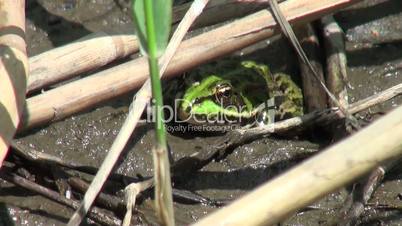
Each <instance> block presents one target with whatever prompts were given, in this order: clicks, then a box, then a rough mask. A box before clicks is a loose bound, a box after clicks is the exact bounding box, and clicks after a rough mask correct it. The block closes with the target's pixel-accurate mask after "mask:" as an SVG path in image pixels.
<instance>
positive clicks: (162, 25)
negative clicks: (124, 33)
mask: <svg viewBox="0 0 402 226" xmlns="http://www.w3.org/2000/svg"><path fill="white" fill-rule="evenodd" d="M144 1H151V0H133V13H134V16H133V19H134V20H133V21H134V27H135V30H136V34H137V36H138V39H139V40H140V48H141V53H142V54H144V55H148V48H147V41H148V40H147V35H146V27H145V20H146V19H145V7H144ZM153 1H154V2H153V15H154V28H155V29H154V30H155V33H156V47H157V55H158V56H161V55H162V54H163V52H164V51H165V49H166V46H167V44H168V41H169V37H170V29H171V23H172V0H153Z"/></svg>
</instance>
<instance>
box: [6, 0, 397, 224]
mask: <svg viewBox="0 0 402 226" xmlns="http://www.w3.org/2000/svg"><path fill="white" fill-rule="evenodd" d="M374 3H376V4H374ZM127 6H128V1H125V0H114V1H113V0H91V1H88V0H28V1H27V10H26V12H27V43H28V52H29V55H30V56H33V55H36V54H39V53H41V52H44V51H47V50H50V49H52V48H54V47H57V46H61V45H63V44H66V43H69V42H71V41H74V40H76V39H78V38H80V37H82V36H84V35H87V34H89V33H92V32H96V31H106V32H109V33H131V32H133V28H132V24H131V19H130V10H129V9H128V8H127ZM336 19H337V21H338V22H339V24H340V25H341V27H342V28H343V29H344V30H345V33H346V41H347V57H348V66H349V79H350V83H351V86H352V89H350V90H349V94H350V100H351V102H354V101H357V100H360V99H362V98H364V97H368V96H370V95H372V94H375V93H377V92H379V91H381V90H384V89H386V88H389V87H391V86H393V85H396V84H398V83H400V82H402V43H401V40H402V3H401V2H400V1H399V0H392V1H365V2H363V3H362V4H360V6H359V7H354V8H350V9H347V10H344V11H342V12H340V13H338V14H337V15H336ZM268 43H269V44H268V46H267V47H265V48H263V49H259V50H257V51H255V52H252V53H247V54H243V55H242V57H243V58H244V59H254V60H257V61H260V62H264V63H266V64H268V65H270V66H271V68H272V70H273V71H274V72H278V71H285V72H287V73H290V74H292V75H297V73H298V65H297V60H296V59H295V55H294V53H293V52H292V49H291V48H290V47H289V46H288V44H287V42H286V41H284V40H282V39H272V40H270V41H268ZM133 94H134V92H133V93H131V94H128V95H127V96H126V97H122V98H119V99H117V100H113V101H110V102H107V103H104V104H102V105H100V106H98V107H97V108H94V109H91V110H89V111H87V112H84V113H80V114H76V115H74V116H72V117H69V118H67V119H65V120H63V121H59V122H55V123H53V124H51V125H48V126H44V127H42V128H38V129H34V130H32V131H29V132H27V133H25V134H22V135H20V136H19V141H20V142H22V143H24V144H26V145H29V146H31V147H33V148H35V149H37V150H39V151H43V152H47V153H49V154H52V155H56V156H59V157H62V158H63V159H66V160H69V161H76V162H79V163H81V164H85V165H88V166H94V167H98V166H99V165H100V164H101V162H102V160H103V158H104V157H105V155H106V153H107V151H108V149H109V147H110V146H111V144H112V142H113V139H114V137H115V136H116V134H117V132H118V131H119V128H120V126H121V124H122V123H123V121H124V119H125V116H126V113H127V111H128V105H129V101H130V99H131V98H130V97H131V96H132V95H133ZM401 103H402V98H401V97H397V98H394V99H393V100H391V101H388V102H386V103H384V104H380V105H379V106H377V107H373V108H371V109H370V112H371V113H376V112H387V111H389V110H390V109H392V108H394V107H395V106H397V105H399V104H401ZM363 115H364V114H363ZM401 117H402V116H401ZM221 136H222V135H217V136H203V135H200V134H197V133H194V134H186V135H183V134H177V133H176V134H170V135H169V138H168V139H169V144H170V146H171V149H172V150H173V153H174V159H180V158H181V157H184V156H189V155H191V154H192V153H194V152H196V151H198V152H200V151H203V150H207V149H208V148H209V147H210V146H211V145H214V144H216V142H218V141H219V139H221ZM312 137H313V138H312ZM329 142H330V140H328V139H324V138H319V139H318V138H317V136H299V137H298V138H283V137H281V138H280V137H268V138H264V139H260V140H257V141H254V142H252V143H249V144H244V145H242V146H240V147H237V148H235V149H234V150H233V152H232V153H231V154H229V155H227V157H226V158H224V159H221V160H220V161H213V162H211V163H209V164H208V165H207V166H206V167H204V168H203V169H202V170H200V171H199V172H197V173H195V174H193V175H192V176H191V177H188V178H184V179H182V180H180V183H177V184H175V187H176V188H178V189H181V190H186V191H191V192H196V193H198V194H201V195H203V196H205V197H208V198H210V199H213V200H232V199H235V198H237V197H239V196H241V195H242V194H244V193H245V192H248V191H250V190H251V189H253V188H255V187H256V186H258V185H260V184H262V183H263V182H265V181H267V180H269V179H271V178H272V177H274V176H276V175H278V174H279V173H281V172H283V171H284V170H286V169H288V168H289V167H291V166H293V165H294V164H296V163H298V162H300V161H301V160H302V159H304V158H306V157H308V156H311V155H313V154H314V153H316V152H317V151H319V150H321V149H323V148H325V147H326V146H327V144H328V143H329ZM153 143H154V132H153V129H152V125H144V126H141V127H140V128H139V130H138V131H137V132H136V133H135V135H134V136H133V137H132V139H131V140H130V143H129V144H128V147H127V150H126V153H125V155H124V157H122V158H121V161H120V163H119V165H118V167H117V168H116V173H117V174H122V175H125V176H128V178H129V180H130V179H138V178H143V177H147V176H150V175H152V159H151V153H150V150H151V147H152V145H153ZM32 168H35V167H31V168H29V167H28V169H29V170H32ZM38 171H40V170H38ZM401 172H402V171H400V170H398V169H397V170H394V171H393V172H391V173H390V174H389V176H388V177H387V178H386V179H385V181H384V182H383V183H382V184H381V186H380V187H379V188H378V190H377V191H376V192H375V194H374V197H373V198H372V200H370V203H376V204H389V205H394V206H401V205H402V200H400V197H401V195H400V193H401V192H402V181H401V178H402V174H401ZM34 174H35V173H34ZM36 176H37V178H40V177H44V174H43V172H38V175H36ZM46 176H47V177H49V178H51V177H52V175H46ZM124 182H128V180H126V181H121V183H124ZM121 188H123V187H121ZM349 190H350V187H347V188H344V189H341V190H339V191H337V192H334V193H332V194H330V195H328V196H326V197H324V198H323V199H322V200H320V201H319V202H317V203H315V204H314V206H317V207H320V208H321V209H318V210H309V211H304V212H300V213H297V214H294V215H293V216H291V217H289V219H288V220H286V221H284V222H283V224H282V225H331V224H333V223H334V222H336V218H337V216H338V215H339V209H340V208H341V207H342V205H343V202H344V201H345V198H346V196H347V194H348V191H349ZM76 197H77V196H76ZM0 204H1V205H0V207H1V208H0V212H1V213H2V218H1V219H0V225H12V224H14V225H64V224H65V223H66V222H67V221H68V219H69V217H70V216H71V214H72V210H71V209H69V208H66V207H64V206H62V205H60V204H57V203H55V202H53V201H50V200H48V199H46V198H43V197H41V196H39V195H36V194H34V193H30V192H26V191H24V190H23V189H21V188H19V187H15V186H13V185H11V184H8V183H6V182H4V181H1V189H0ZM216 208H217V207H214V206H208V205H203V204H185V203H183V202H180V200H178V201H177V202H175V214H176V222H177V225H186V224H189V223H191V222H194V221H196V220H197V219H199V218H201V217H203V216H205V215H206V214H208V213H210V212H212V211H214V210H215V209H216ZM138 211H139V212H140V214H139V215H140V218H139V223H138V224H140V225H141V224H142V225H148V224H155V219H154V217H153V214H152V200H150V199H149V198H148V199H145V200H144V201H143V202H142V203H141V204H140V206H139V207H138ZM119 217H121V215H120V216H119ZM360 223H361V224H362V225H381V224H382V225H401V224H402V215H401V213H400V212H399V211H395V210H393V211H384V210H379V209H377V208H374V207H368V208H367V210H366V212H365V214H364V216H363V217H362V218H361V222H360Z"/></svg>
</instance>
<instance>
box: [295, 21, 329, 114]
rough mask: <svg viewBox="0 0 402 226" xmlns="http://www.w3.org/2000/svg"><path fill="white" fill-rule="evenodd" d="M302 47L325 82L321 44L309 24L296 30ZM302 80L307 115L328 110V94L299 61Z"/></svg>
mask: <svg viewBox="0 0 402 226" xmlns="http://www.w3.org/2000/svg"><path fill="white" fill-rule="evenodd" d="M295 32H296V35H297V38H298V39H299V40H300V45H301V46H302V48H303V50H304V51H305V52H306V54H307V57H308V58H309V60H310V62H311V65H312V66H313V67H314V69H315V71H316V72H317V74H318V76H319V78H320V79H321V81H324V72H323V68H322V62H321V58H322V53H321V49H320V43H319V41H318V38H317V35H316V34H315V31H314V28H313V26H312V25H311V23H309V24H305V25H302V26H300V27H298V28H297V29H295ZM299 62H300V63H299V65H300V72H301V78H302V81H303V98H304V104H305V106H306V111H305V112H306V113H308V112H312V111H315V110H323V109H325V108H327V94H326V93H325V91H324V90H323V89H322V88H321V87H320V84H319V83H318V81H317V79H315V78H314V77H313V76H311V72H310V69H309V68H308V66H307V65H306V64H304V63H303V62H302V61H301V60H300V59H299Z"/></svg>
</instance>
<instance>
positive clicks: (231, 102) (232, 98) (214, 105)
mask: <svg viewBox="0 0 402 226" xmlns="http://www.w3.org/2000/svg"><path fill="white" fill-rule="evenodd" d="M179 107H180V109H179V112H180V114H179V117H180V119H182V120H187V119H190V117H191V118H192V119H199V121H205V119H209V120H211V121H216V120H215V119H216V118H217V117H218V116H228V117H230V118H231V119H233V118H235V119H236V118H240V117H250V116H249V115H250V112H251V110H252V106H251V103H250V101H249V100H248V99H247V98H245V97H244V96H243V94H242V93H241V91H239V90H237V89H236V88H234V87H233V86H232V84H231V83H230V81H229V80H226V79H223V78H222V77H218V76H215V75H211V76H208V77H206V78H204V79H203V80H201V82H197V83H194V84H193V85H192V86H191V87H190V88H188V89H187V90H186V92H185V95H184V97H183V99H182V100H181V102H180V106H179ZM201 123H203V122H201Z"/></svg>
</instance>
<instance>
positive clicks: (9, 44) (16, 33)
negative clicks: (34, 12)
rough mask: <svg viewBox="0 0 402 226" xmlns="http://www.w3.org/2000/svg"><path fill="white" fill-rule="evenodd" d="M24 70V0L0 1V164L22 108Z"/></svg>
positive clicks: (26, 66) (25, 60)
mask: <svg viewBox="0 0 402 226" xmlns="http://www.w3.org/2000/svg"><path fill="white" fill-rule="evenodd" d="M27 70H28V59H27V55H26V44H25V1H23V0H15V1H0V93H1V94H0V166H1V165H2V163H3V160H4V158H5V156H6V154H7V150H8V147H9V145H10V142H11V139H12V137H13V136H14V134H15V132H16V130H17V127H18V125H19V123H20V119H21V115H22V112H23V111H24V110H23V107H24V103H25V90H26V81H27V79H28V73H27Z"/></svg>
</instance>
